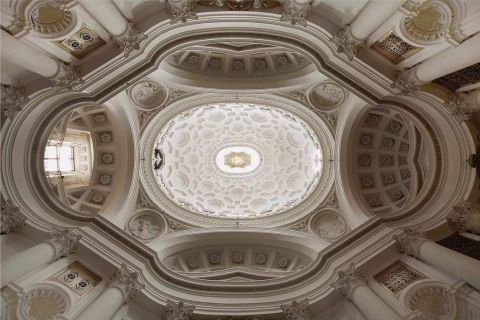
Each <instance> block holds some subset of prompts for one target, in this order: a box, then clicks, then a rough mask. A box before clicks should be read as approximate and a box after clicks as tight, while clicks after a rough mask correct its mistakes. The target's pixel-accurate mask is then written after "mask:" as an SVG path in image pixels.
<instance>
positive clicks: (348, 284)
mask: <svg viewBox="0 0 480 320" xmlns="http://www.w3.org/2000/svg"><path fill="white" fill-rule="evenodd" d="M366 284H367V280H365V278H364V277H363V275H362V274H361V273H360V272H358V270H357V268H355V265H354V264H353V263H352V264H351V265H350V266H348V268H347V269H346V270H345V271H339V272H338V279H337V280H336V281H335V282H333V283H332V284H331V286H332V287H334V288H335V289H337V290H338V291H340V292H341V293H342V294H343V295H344V296H345V297H347V298H349V299H350V298H351V296H352V293H353V290H355V288H356V287H358V286H361V285H366Z"/></svg>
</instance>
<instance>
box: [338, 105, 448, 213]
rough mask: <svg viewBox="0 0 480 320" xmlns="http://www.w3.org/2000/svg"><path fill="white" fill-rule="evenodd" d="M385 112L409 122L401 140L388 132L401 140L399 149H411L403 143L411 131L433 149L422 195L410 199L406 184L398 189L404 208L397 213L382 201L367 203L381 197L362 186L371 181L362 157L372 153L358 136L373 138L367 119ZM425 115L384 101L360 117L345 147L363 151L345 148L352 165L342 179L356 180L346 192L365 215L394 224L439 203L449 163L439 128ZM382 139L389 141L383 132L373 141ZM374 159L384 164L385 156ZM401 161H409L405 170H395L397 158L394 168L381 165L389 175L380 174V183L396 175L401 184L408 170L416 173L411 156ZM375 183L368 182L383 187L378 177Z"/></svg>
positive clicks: (347, 168) (404, 126) (430, 153)
mask: <svg viewBox="0 0 480 320" xmlns="http://www.w3.org/2000/svg"><path fill="white" fill-rule="evenodd" d="M382 108H384V109H383V110H390V111H389V112H393V113H394V114H397V115H402V117H404V119H405V120H400V121H398V122H399V123H403V124H401V125H400V126H401V127H402V129H401V130H402V137H400V139H397V138H395V137H396V136H395V135H394V134H393V133H391V132H386V137H387V138H391V137H394V139H396V140H399V141H395V145H397V144H398V147H400V146H401V143H402V142H403V143H404V145H408V144H409V143H406V142H404V141H403V140H404V139H405V137H404V136H403V135H404V134H406V135H408V134H412V133H411V132H410V131H412V130H413V131H414V132H413V133H414V134H415V132H416V135H421V137H422V139H425V140H427V143H425V144H424V145H428V146H430V147H429V148H427V150H426V152H428V153H429V155H430V157H429V158H428V159H427V163H426V166H427V168H428V169H429V170H428V172H427V174H425V176H424V177H423V178H424V181H423V188H421V190H416V191H418V193H417V194H416V195H415V196H412V197H408V190H407V194H404V193H405V192H406V191H405V190H404V189H405V187H404V186H403V182H402V188H403V189H399V188H397V189H398V190H400V192H401V193H402V197H401V198H400V199H397V201H400V202H402V204H401V205H400V206H399V207H398V208H397V209H394V208H395V205H393V207H388V205H386V204H385V203H383V202H382V201H384V200H382V199H383V198H382V199H380V200H379V201H380V202H381V205H378V206H377V205H376V203H373V204H372V203H369V202H368V201H367V200H369V199H370V198H369V197H370V196H373V195H377V193H378V192H377V193H375V192H374V191H375V189H371V188H368V187H369V186H367V188H364V189H362V188H361V185H362V183H363V182H364V181H363V180H362V178H364V179H365V178H370V176H369V175H368V172H366V171H365V170H363V171H362V170H361V169H362V165H361V164H360V162H361V160H362V156H364V155H368V154H369V150H368V148H367V147H365V146H362V145H361V144H362V141H360V140H361V138H362V137H361V136H358V133H359V132H364V133H365V132H367V133H370V134H372V135H373V131H368V130H373V129H374V128H373V127H372V128H368V127H365V123H366V119H367V116H368V115H369V114H371V113H372V111H373V113H374V114H377V113H378V114H379V115H380V117H382V116H381V115H382V113H381V112H382V111H381V110H382ZM375 110H377V111H375ZM378 110H380V111H378ZM383 112H385V111H383ZM422 113H423V112H418V111H417V110H415V109H414V108H413V106H410V105H409V104H401V103H399V101H395V100H390V99H386V100H384V101H382V103H380V104H379V105H378V106H377V107H369V108H366V109H364V110H363V112H362V113H361V114H360V115H359V116H357V117H356V119H355V120H354V122H353V124H352V127H353V128H356V130H352V132H353V133H354V134H350V135H349V136H348V137H345V139H346V143H345V144H346V145H348V146H357V145H361V147H362V148H359V147H355V148H354V149H355V151H352V150H350V149H348V148H345V147H344V148H343V150H342V151H341V155H342V156H343V157H346V158H347V159H348V160H347V162H348V163H349V166H348V167H344V170H340V175H342V176H344V175H346V174H347V175H349V176H352V177H354V178H353V180H354V181H351V180H352V179H350V186H349V187H350V188H347V189H346V192H347V197H350V198H352V199H355V202H356V203H357V204H358V205H359V206H360V208H362V211H364V212H368V213H370V214H371V215H377V216H379V217H382V219H383V220H384V221H392V222H393V221H395V220H399V219H404V218H408V217H410V216H412V215H414V214H415V213H416V212H418V210H419V209H420V208H423V207H425V206H426V205H428V204H429V203H431V202H432V201H433V200H434V199H435V197H434V195H435V194H436V191H437V190H438V188H439V186H440V185H441V182H440V181H441V179H442V177H443V167H444V166H443V162H444V161H445V158H444V155H443V153H442V148H441V146H440V144H439V140H438V139H439V134H438V132H437V131H436V128H435V127H434V126H433V124H432V123H431V122H430V121H428V120H427V118H426V117H424V115H423V114H422ZM386 115H387V114H383V117H384V118H385V117H386ZM397 117H398V116H397ZM394 119H395V116H394V115H393V116H392V118H391V119H390V120H388V121H390V122H391V121H395V120H394ZM400 119H401V118H400ZM383 120H385V119H383ZM383 120H382V121H383ZM405 121H407V122H405ZM390 122H389V123H385V125H388V124H390ZM408 122H410V123H411V124H409V125H407V123H408ZM362 128H363V129H365V130H363V131H362ZM387 130H388V128H387ZM381 138H385V132H383V131H382V133H381V134H380V135H376V136H375V137H372V140H373V139H377V140H378V139H381ZM400 140H401V141H400ZM341 143H342V142H341ZM377 143H378V141H377ZM392 148H393V147H392ZM357 149H358V150H357ZM372 150H373V149H372ZM377 151H380V150H377ZM413 151H415V150H413ZM413 151H412V153H413ZM352 152H353V155H352V156H349V154H352ZM392 152H393V151H392ZM406 152H407V151H406ZM415 152H416V151H415ZM390 154H392V155H393V153H391V152H390V151H389V150H387V153H386V155H387V156H390ZM371 156H374V157H378V159H372V157H369V158H368V159H367V160H370V161H371V162H373V161H375V162H376V161H377V160H378V161H379V162H381V160H384V159H381V155H380V154H379V153H378V152H377V153H372V154H371ZM399 157H403V158H405V161H407V162H406V163H405V165H404V166H398V168H396V167H395V166H394V165H395V164H397V162H398V159H396V158H394V159H393V158H392V163H391V164H392V166H391V167H390V166H383V165H382V163H380V164H379V169H381V171H382V170H383V171H385V172H383V171H382V172H381V173H378V175H379V179H383V178H388V173H390V174H392V172H394V180H395V181H396V180H399V179H400V180H403V179H402V178H401V176H402V173H404V171H405V170H407V169H410V170H411V169H414V168H413V167H412V166H413V165H414V163H413V162H412V161H413V158H412V157H411V156H407V153H405V155H403V156H402V155H400V156H399ZM407 159H412V160H411V161H410V160H407ZM387 160H388V159H387ZM357 162H359V164H357ZM365 162H368V161H365ZM367 167H368V166H367ZM400 167H401V168H400ZM411 167H412V168H411ZM359 169H360V170H359ZM363 169H364V168H363ZM367 169H368V168H367ZM397 169H398V170H397ZM415 170H417V169H415ZM376 171H377V170H376ZM376 171H375V172H376ZM397 171H398V172H397ZM376 174H377V173H376ZM382 174H383V175H382ZM419 174H420V173H419ZM384 176H385V177H384ZM342 180H343V179H342ZM371 180H372V181H370V180H368V182H372V183H374V184H378V183H379V181H378V179H377V178H376V177H375V178H372V179H371ZM344 181H349V180H347V179H344ZM406 181H407V182H408V181H410V178H408V179H407V180H406ZM388 182H390V181H388ZM380 183H382V182H380ZM413 183H416V182H415V181H413ZM392 185H393V186H395V183H394V184H392ZM387 187H388V185H387ZM384 188H385V186H382V187H381V188H380V189H378V188H377V189H378V190H383V189H384ZM397 189H395V190H397ZM407 189H410V186H407ZM414 189H416V188H414ZM372 190H373V191H372ZM378 190H377V191H378ZM392 190H393V189H392ZM414 191H415V190H414ZM382 192H383V191H382ZM378 197H379V196H378ZM386 197H387V196H386ZM392 201H395V199H393V200H392ZM377 208H378V209H377ZM379 210H380V211H379ZM377 211H378V212H377Z"/></svg>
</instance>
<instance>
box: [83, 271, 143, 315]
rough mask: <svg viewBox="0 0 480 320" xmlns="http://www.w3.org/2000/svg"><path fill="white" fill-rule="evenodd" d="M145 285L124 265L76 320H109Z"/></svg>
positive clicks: (136, 274)
mask: <svg viewBox="0 0 480 320" xmlns="http://www.w3.org/2000/svg"><path fill="white" fill-rule="evenodd" d="M143 288H145V285H144V284H142V283H141V282H140V280H139V279H138V273H136V272H132V271H129V270H128V268H127V265H126V264H124V263H123V264H122V265H121V266H120V269H118V270H117V271H115V273H114V274H113V277H112V279H111V280H110V283H109V285H108V287H107V288H106V289H105V291H103V293H102V294H101V295H100V296H99V297H98V298H97V299H95V301H94V302H93V303H92V304H90V305H89V306H88V307H87V308H86V309H85V310H84V311H83V312H82V313H81V314H80V315H79V316H78V317H77V320H92V319H95V320H111V319H112V318H113V316H114V315H115V314H116V313H117V311H118V309H120V307H121V306H122V305H123V304H124V303H127V302H128V301H129V300H130V299H131V298H132V297H133V296H134V295H135V294H137V292H138V291H140V290H142V289H143Z"/></svg>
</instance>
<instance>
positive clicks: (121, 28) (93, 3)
mask: <svg viewBox="0 0 480 320" xmlns="http://www.w3.org/2000/svg"><path fill="white" fill-rule="evenodd" d="M80 3H81V4H82V5H83V6H84V7H85V8H86V9H87V10H88V13H90V14H91V15H92V17H94V18H95V19H96V20H97V21H98V22H100V23H101V24H102V26H104V27H105V29H107V31H108V33H110V34H111V35H112V36H114V37H115V36H120V35H122V34H124V33H125V32H126V31H127V28H128V21H127V19H125V17H124V16H123V15H122V13H121V12H120V10H118V8H117V6H115V4H114V3H113V2H112V1H111V0H81V1H80Z"/></svg>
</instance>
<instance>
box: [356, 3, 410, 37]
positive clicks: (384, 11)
mask: <svg viewBox="0 0 480 320" xmlns="http://www.w3.org/2000/svg"><path fill="white" fill-rule="evenodd" d="M405 1H406V0H389V1H376V0H370V1H369V2H368V3H367V4H366V5H365V6H364V7H363V8H362V10H361V11H360V12H359V13H358V15H357V16H356V17H355V18H354V20H353V21H352V23H351V24H350V33H351V35H352V36H353V37H354V38H355V39H357V40H365V39H367V38H368V36H369V35H370V34H372V32H373V31H375V30H377V29H378V27H380V26H381V25H382V24H383V23H384V22H385V21H386V20H387V19H388V18H390V17H391V16H392V15H393V14H394V13H395V12H396V11H397V10H398V8H400V7H401V6H402V5H403V4H404V3H405Z"/></svg>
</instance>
